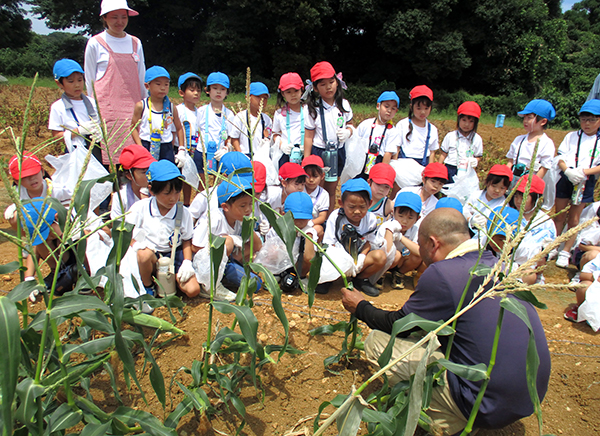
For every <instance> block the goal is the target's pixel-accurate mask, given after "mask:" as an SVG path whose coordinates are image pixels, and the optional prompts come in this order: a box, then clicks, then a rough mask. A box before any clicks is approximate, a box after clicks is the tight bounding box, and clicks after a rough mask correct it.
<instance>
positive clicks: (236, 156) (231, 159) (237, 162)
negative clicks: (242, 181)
mask: <svg viewBox="0 0 600 436" xmlns="http://www.w3.org/2000/svg"><path fill="white" fill-rule="evenodd" d="M219 167H220V169H221V174H225V175H229V174H233V172H234V171H235V170H239V169H241V168H252V162H250V158H248V156H246V155H245V154H244V153H242V152H241V151H230V152H228V153H225V154H224V155H223V157H222V158H221V162H220V165H219ZM247 174H251V173H240V174H239V175H247Z"/></svg>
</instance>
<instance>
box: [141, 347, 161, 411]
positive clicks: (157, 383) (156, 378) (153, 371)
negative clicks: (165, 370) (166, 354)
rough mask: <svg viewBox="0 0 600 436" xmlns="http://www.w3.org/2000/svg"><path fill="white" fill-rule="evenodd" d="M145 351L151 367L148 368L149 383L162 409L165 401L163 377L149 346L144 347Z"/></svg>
mask: <svg viewBox="0 0 600 436" xmlns="http://www.w3.org/2000/svg"><path fill="white" fill-rule="evenodd" d="M144 349H145V352H146V358H147V359H148V360H149V361H150V364H151V365H152V368H150V384H152V389H154V393H156V397H157V398H158V401H160V404H162V406H163V409H164V408H165V401H166V391H165V379H164V377H163V374H162V372H161V370H160V367H159V366H158V364H157V363H156V360H155V359H154V356H153V355H152V353H151V352H150V347H148V346H145V347H144Z"/></svg>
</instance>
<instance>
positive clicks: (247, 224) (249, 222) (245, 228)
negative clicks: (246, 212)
mask: <svg viewBox="0 0 600 436" xmlns="http://www.w3.org/2000/svg"><path fill="white" fill-rule="evenodd" d="M254 223H255V220H254V219H252V217H250V216H245V217H244V219H243V220H242V241H244V243H245V242H248V241H249V240H250V237H251V236H252V232H253V230H254Z"/></svg>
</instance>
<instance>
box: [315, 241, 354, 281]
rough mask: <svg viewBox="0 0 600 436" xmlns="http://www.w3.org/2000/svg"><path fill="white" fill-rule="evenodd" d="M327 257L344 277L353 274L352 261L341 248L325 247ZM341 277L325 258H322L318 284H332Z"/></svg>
mask: <svg viewBox="0 0 600 436" xmlns="http://www.w3.org/2000/svg"><path fill="white" fill-rule="evenodd" d="M326 253H327V255H328V256H329V257H330V258H331V259H334V261H335V263H336V265H337V266H338V267H339V268H340V269H341V270H342V271H343V272H344V274H346V275H353V272H354V259H352V256H350V255H349V254H348V252H347V251H346V250H344V249H343V248H342V247H336V246H334V245H332V246H329V247H327V250H326ZM340 277H341V275H340V273H339V271H338V270H337V269H335V267H334V266H333V265H332V264H331V262H329V259H327V258H326V257H325V256H323V263H321V273H320V275H319V283H328V282H333V281H334V280H337V279H338V278H340Z"/></svg>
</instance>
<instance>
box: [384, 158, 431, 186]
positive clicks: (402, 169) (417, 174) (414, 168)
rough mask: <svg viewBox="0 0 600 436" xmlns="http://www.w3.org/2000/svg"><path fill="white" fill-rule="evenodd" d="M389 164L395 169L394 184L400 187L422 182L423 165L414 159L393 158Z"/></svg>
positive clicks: (416, 184)
mask: <svg viewBox="0 0 600 436" xmlns="http://www.w3.org/2000/svg"><path fill="white" fill-rule="evenodd" d="M390 165H391V166H392V168H394V171H396V184H397V185H398V186H399V187H400V189H402V188H406V187H408V186H418V185H420V184H421V183H422V182H423V176H422V174H423V170H424V169H425V167H424V166H423V165H420V164H419V163H417V161H416V160H414V159H410V158H408V159H393V160H391V161H390Z"/></svg>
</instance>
